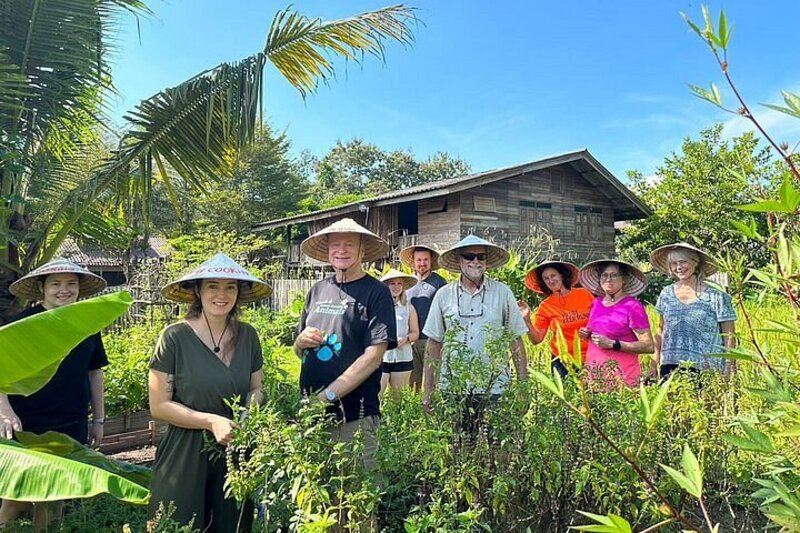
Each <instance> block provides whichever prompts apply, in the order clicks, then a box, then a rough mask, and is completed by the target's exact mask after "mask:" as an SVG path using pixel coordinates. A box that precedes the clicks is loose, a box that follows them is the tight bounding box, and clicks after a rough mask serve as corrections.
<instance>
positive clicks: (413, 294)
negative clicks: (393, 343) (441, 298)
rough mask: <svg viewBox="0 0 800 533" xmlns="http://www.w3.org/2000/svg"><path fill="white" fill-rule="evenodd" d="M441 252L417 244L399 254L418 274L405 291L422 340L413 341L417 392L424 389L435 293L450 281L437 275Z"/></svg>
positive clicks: (413, 380) (412, 373)
mask: <svg viewBox="0 0 800 533" xmlns="http://www.w3.org/2000/svg"><path fill="white" fill-rule="evenodd" d="M438 260H439V252H437V251H436V250H434V249H433V248H431V247H429V246H424V245H421V244H416V245H414V246H408V247H406V248H403V249H402V250H401V251H400V262H401V263H403V264H404V265H405V266H407V267H409V268H410V269H412V270H413V271H414V272H415V273H416V275H417V280H418V282H417V284H416V285H415V286H414V287H411V288H410V289H408V291H406V296H407V297H408V300H409V301H410V302H411V305H413V306H414V309H415V310H416V311H417V317H418V319H419V329H420V333H419V339H417V340H416V341H414V344H413V345H412V349H413V351H414V369H413V370H412V371H411V380H410V383H411V386H412V387H413V388H414V390H415V391H420V390H421V389H422V370H423V368H424V367H425V346H426V345H427V343H428V342H427V341H428V337H426V336H425V334H424V333H422V328H424V327H425V321H426V320H427V319H428V312H429V311H430V309H431V302H432V301H433V297H434V296H435V295H436V291H438V290H439V289H441V288H442V287H444V286H445V285H447V280H445V279H444V278H443V277H442V276H440V275H439V274H437V273H436V272H434V270H436V269H437V268H439V265H438Z"/></svg>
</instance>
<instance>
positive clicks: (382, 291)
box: [297, 275, 397, 421]
mask: <svg viewBox="0 0 800 533" xmlns="http://www.w3.org/2000/svg"><path fill="white" fill-rule="evenodd" d="M306 327H315V328H317V329H319V330H321V331H322V334H323V337H324V339H325V340H324V342H323V343H322V345H321V346H319V347H317V348H315V349H310V350H304V351H303V355H302V364H301V369H300V388H301V390H302V391H303V392H304V393H306V394H308V395H312V394H317V393H319V391H320V390H321V389H323V388H325V387H327V386H328V385H330V384H331V383H332V382H333V381H334V380H335V379H336V378H338V377H339V376H341V375H342V374H343V373H344V371H345V370H347V368H348V367H349V366H350V365H352V364H353V363H354V362H355V360H356V359H358V358H359V357H360V356H361V355H362V354H363V353H364V351H365V350H366V349H367V347H369V346H372V345H375V344H381V343H384V342H385V343H388V347H387V349H392V348H395V347H396V346H397V325H396V324H395V317H394V302H393V300H392V295H391V293H390V292H389V289H388V288H387V287H386V286H385V285H384V284H383V283H381V282H380V281H378V280H376V279H375V278H373V277H372V276H370V275H366V276H364V277H362V278H359V279H357V280H355V281H351V282H346V283H342V284H338V283H336V280H335V277H333V276H332V277H330V278H327V279H324V280H322V281H319V282H317V283H316V284H315V285H314V286H313V287H311V290H310V291H309V292H308V295H307V296H306V305H305V308H304V309H303V314H302V316H301V317H300V324H299V325H298V329H297V332H298V334H299V333H300V332H301V331H303V330H304V329H305V328H306ZM380 386H381V371H380V368H376V369H375V372H374V373H373V374H372V375H370V376H369V377H368V378H367V379H366V380H365V381H364V382H363V383H362V384H361V385H359V386H358V387H356V388H355V389H354V390H353V391H352V392H350V394H348V395H347V396H345V397H344V398H342V400H341V409H340V408H339V406H338V405H334V406H331V408H330V409H329V412H331V413H335V414H336V415H337V417H338V418H340V419H341V418H342V414H344V419H345V420H347V421H349V420H357V419H359V418H361V417H363V416H371V415H379V414H380V403H379V401H378V393H379V392H380ZM342 410H343V411H344V413H342Z"/></svg>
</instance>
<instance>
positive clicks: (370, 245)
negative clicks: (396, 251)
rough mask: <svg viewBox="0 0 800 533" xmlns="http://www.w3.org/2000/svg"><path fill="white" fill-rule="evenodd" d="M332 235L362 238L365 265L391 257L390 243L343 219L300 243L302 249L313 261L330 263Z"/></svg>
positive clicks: (356, 223) (349, 219)
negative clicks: (329, 253)
mask: <svg viewBox="0 0 800 533" xmlns="http://www.w3.org/2000/svg"><path fill="white" fill-rule="evenodd" d="M332 233H355V234H357V235H359V236H361V247H362V249H363V250H364V257H363V259H362V261H363V262H365V263H370V262H372V261H377V260H378V259H383V258H384V257H387V256H388V255H389V243H387V242H386V241H384V240H383V239H381V238H380V237H378V236H377V235H375V234H374V233H372V232H371V231H370V230H368V229H367V228H365V227H364V226H362V225H361V224H359V223H358V222H356V221H355V220H353V219H352V218H343V219H341V220H338V221H336V222H334V223H333V224H331V225H330V226H328V227H327V228H323V229H321V230H319V231H318V232H316V233H315V234H314V235H312V236H310V237H308V238H307V239H306V240H304V241H303V242H302V243H300V249H301V250H302V251H303V253H304V254H305V255H307V256H308V257H310V258H311V259H316V260H317V261H319V262H321V263H327V262H328V235H330V234H332Z"/></svg>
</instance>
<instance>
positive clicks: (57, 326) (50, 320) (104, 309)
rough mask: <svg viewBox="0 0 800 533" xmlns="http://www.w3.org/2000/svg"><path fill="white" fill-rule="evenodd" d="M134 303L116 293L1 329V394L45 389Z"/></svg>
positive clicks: (52, 311) (128, 297)
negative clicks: (74, 353)
mask: <svg viewBox="0 0 800 533" xmlns="http://www.w3.org/2000/svg"><path fill="white" fill-rule="evenodd" d="M132 302H133V300H132V299H131V296H130V295H129V294H128V293H127V292H115V293H111V294H106V295H104V296H98V297H96V298H91V299H88V300H84V301H81V302H78V303H75V304H72V305H67V306H64V307H59V308H57V309H52V310H50V311H45V312H44V313H38V314H36V315H33V316H30V317H26V318H23V319H22V320H19V321H17V322H14V323H12V324H8V325H6V326H3V327H1V328H0V362H2V366H0V369H2V372H0V392H2V393H4V394H23V395H26V396H27V395H30V394H32V393H34V392H36V391H37V390H39V389H41V388H42V387H44V385H45V384H46V383H47V382H48V381H50V378H52V377H53V374H55V372H56V370H57V369H58V366H59V365H60V364H61V361H62V360H63V359H64V357H66V356H67V354H69V352H70V351H71V350H72V349H73V348H74V347H75V346H77V345H78V344H79V343H80V342H81V341H82V340H83V339H85V338H86V337H88V336H89V335H92V334H94V333H97V332H98V331H99V330H101V329H102V328H104V327H105V326H107V325H109V324H110V323H111V322H113V321H114V320H115V319H116V318H117V317H119V316H120V315H122V314H123V313H124V312H125V311H126V310H127V309H128V307H129V306H130V305H131V303H132Z"/></svg>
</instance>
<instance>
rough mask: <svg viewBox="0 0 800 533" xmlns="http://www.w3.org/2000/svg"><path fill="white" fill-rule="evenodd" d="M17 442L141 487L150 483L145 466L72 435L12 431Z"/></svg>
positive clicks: (27, 447) (29, 448)
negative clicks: (121, 478)
mask: <svg viewBox="0 0 800 533" xmlns="http://www.w3.org/2000/svg"><path fill="white" fill-rule="evenodd" d="M14 435H15V439H16V440H17V442H19V443H20V444H22V445H23V446H24V447H25V448H26V449H28V450H33V451H37V452H43V453H49V454H51V455H56V456H58V457H63V458H65V459H69V460H72V461H78V462H81V463H83V464H87V465H91V466H96V467H97V468H101V469H103V470H105V471H107V472H110V473H112V474H117V475H118V476H121V477H124V478H125V479H127V480H128V481H133V482H134V483H136V484H138V485H142V486H143V487H148V486H149V485H150V478H151V477H152V472H151V470H150V469H149V468H147V467H146V466H140V465H134V464H131V463H126V462H124V461H117V460H115V459H111V458H110V457H108V456H106V455H104V454H102V453H100V452H98V451H97V450H93V449H91V448H88V447H86V446H84V445H82V444H81V443H79V442H78V441H76V440H75V439H73V438H72V437H70V436H68V435H64V434H63V433H58V432H56V431H48V432H47V433H44V434H43V435H37V434H36V433H31V432H29V431H17V432H16V433H14Z"/></svg>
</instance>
